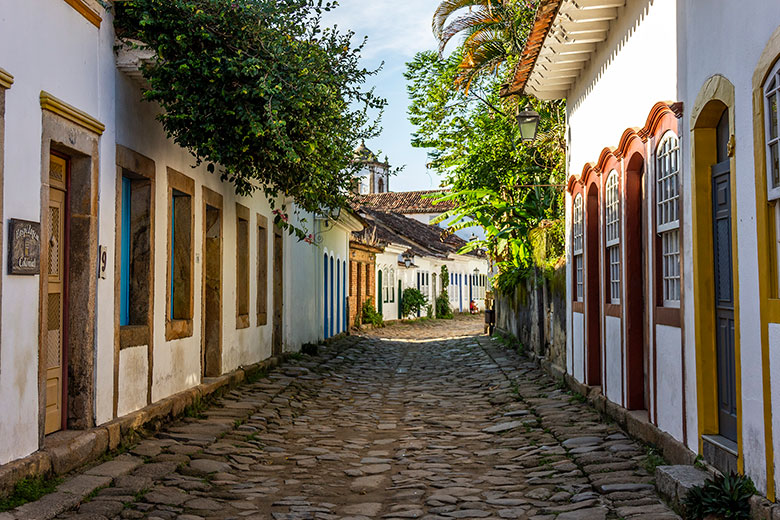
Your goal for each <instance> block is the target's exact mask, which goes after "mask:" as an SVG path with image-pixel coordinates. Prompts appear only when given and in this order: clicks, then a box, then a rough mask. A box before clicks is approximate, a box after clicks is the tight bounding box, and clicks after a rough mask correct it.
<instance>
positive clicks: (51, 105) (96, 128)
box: [41, 91, 106, 135]
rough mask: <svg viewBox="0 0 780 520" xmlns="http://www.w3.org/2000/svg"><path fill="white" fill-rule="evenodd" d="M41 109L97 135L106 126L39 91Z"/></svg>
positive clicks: (101, 132)
mask: <svg viewBox="0 0 780 520" xmlns="http://www.w3.org/2000/svg"><path fill="white" fill-rule="evenodd" d="M41 109H43V110H48V111H49V112H52V113H54V114H57V115H58V116H61V117H64V118H65V119H67V120H68V121H70V122H71V123H75V124H77V125H79V126H80V127H82V128H85V129H86V130H89V131H90V132H94V133H96V134H97V135H101V134H103V132H104V131H105V129H106V126H105V125H104V124H103V123H101V122H100V121H98V120H97V119H95V118H94V117H92V116H91V115H89V114H87V113H86V112H84V111H82V110H79V109H78V108H76V107H74V106H72V105H69V104H67V103H65V102H64V101H61V100H59V99H57V98H56V97H54V96H52V95H51V94H49V93H48V92H45V91H41Z"/></svg>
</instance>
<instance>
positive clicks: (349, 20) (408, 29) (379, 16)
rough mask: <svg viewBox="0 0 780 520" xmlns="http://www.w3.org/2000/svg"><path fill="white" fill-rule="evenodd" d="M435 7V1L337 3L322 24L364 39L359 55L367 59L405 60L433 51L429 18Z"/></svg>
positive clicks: (347, 0) (342, 0)
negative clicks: (366, 37) (366, 42)
mask: <svg viewBox="0 0 780 520" xmlns="http://www.w3.org/2000/svg"><path fill="white" fill-rule="evenodd" d="M437 5H438V0H405V1H390V0H339V6H338V7H337V8H336V9H335V10H334V11H331V12H330V13H327V14H326V15H325V18H324V21H325V24H326V25H334V24H336V25H338V26H339V28H340V29H342V30H351V31H354V32H355V38H356V40H358V41H359V39H362V38H363V36H368V44H367V45H366V48H365V49H364V52H363V56H364V57H365V58H367V59H369V60H385V61H391V60H390V58H391V57H395V58H396V59H397V58H402V59H404V60H406V59H408V58H411V57H412V56H414V54H415V53H417V52H418V51H420V50H425V49H435V48H436V40H435V39H434V37H433V34H432V33H431V19H432V18H433V12H434V10H435V9H436V6H437Z"/></svg>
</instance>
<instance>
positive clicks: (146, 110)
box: [0, 0, 362, 467]
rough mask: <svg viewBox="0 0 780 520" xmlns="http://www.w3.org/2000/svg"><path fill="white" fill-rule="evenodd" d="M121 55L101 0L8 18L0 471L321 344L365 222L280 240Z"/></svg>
mask: <svg viewBox="0 0 780 520" xmlns="http://www.w3.org/2000/svg"><path fill="white" fill-rule="evenodd" d="M114 44H115V35H114V28H113V23H112V19H111V14H110V12H108V11H106V10H105V9H104V8H103V7H101V5H100V2H98V1H97V0H67V1H66V0H26V1H24V2H10V3H7V4H5V5H4V6H3V7H2V10H0V203H1V204H0V218H1V219H2V222H3V225H2V228H1V229H2V235H0V241H2V243H1V244H0V251H2V255H3V256H2V261H3V264H4V268H3V270H2V275H0V284H1V290H2V293H1V294H2V297H0V306H1V310H0V331H1V332H0V417H2V420H0V465H2V464H5V463H8V462H10V461H14V460H17V459H20V458H23V457H25V456H28V455H30V454H32V453H33V452H35V451H36V450H39V449H41V448H45V447H47V446H51V445H53V444H56V443H57V442H59V440H61V439H62V437H61V433H60V432H62V430H85V429H89V428H91V427H95V426H97V425H103V424H106V423H108V422H110V421H112V420H113V419H115V418H117V417H121V416H124V415H126V414H128V413H130V412H133V411H135V410H138V409H140V408H142V407H146V406H147V405H150V404H152V403H155V402H158V401H160V400H161V399H164V398H166V397H168V396H171V395H173V394H176V393H177V392H181V391H184V390H186V389H189V388H192V387H193V386H195V385H198V384H200V383H201V382H203V381H208V378H209V377H211V376H218V375H221V374H226V373H229V372H231V371H233V370H235V369H236V368H238V367H241V366H245V365H249V364H253V363H257V362H259V361H261V360H264V359H266V358H269V357H270V356H273V355H278V354H281V353H282V352H283V351H285V350H297V349H298V348H299V347H300V345H301V344H303V343H307V342H316V341H318V340H320V339H322V338H323V337H324V334H323V328H322V326H321V324H322V323H323V320H324V318H323V315H324V313H325V297H324V295H323V293H322V292H321V290H320V288H324V287H325V283H326V282H325V279H326V278H327V277H328V276H330V275H326V274H325V272H324V269H323V259H324V258H325V257H327V258H328V259H329V261H330V262H332V263H333V264H334V269H338V267H337V266H341V265H343V263H344V261H345V259H346V256H347V250H348V242H349V236H350V233H351V232H352V231H355V230H357V229H359V228H360V227H362V224H361V223H360V222H359V220H357V219H356V218H354V217H353V216H352V215H351V214H350V213H349V212H344V213H343V214H342V215H341V216H340V217H339V218H337V219H333V218H323V219H318V218H317V219H315V218H314V217H313V216H312V215H301V217H306V218H307V221H308V222H310V223H311V222H314V224H313V225H314V228H313V229H312V232H313V233H314V237H313V239H314V240H313V242H314V244H309V243H305V242H298V241H297V240H295V239H291V238H290V237H289V236H288V235H286V234H285V233H282V232H281V231H280V230H279V229H278V228H276V227H275V226H274V225H273V219H274V215H273V214H272V212H271V209H270V206H269V203H268V201H267V200H266V199H265V198H264V197H263V196H262V195H256V196H253V197H241V196H237V195H235V192H234V190H233V187H232V185H230V184H227V183H223V182H221V181H220V179H219V177H218V176H215V175H214V174H210V173H209V172H207V171H206V168H205V165H204V166H199V167H195V166H194V165H195V161H194V160H193V158H192V156H190V155H189V154H188V153H187V152H186V151H185V150H183V149H181V148H179V147H178V146H177V145H175V144H174V143H173V142H172V141H171V140H168V139H167V138H166V136H165V133H164V131H163V129H162V128H161V125H160V124H159V123H158V122H157V121H156V120H155V115H156V114H157V111H158V110H159V108H158V107H157V106H155V105H153V104H150V103H146V102H141V87H140V84H139V78H140V75H139V73H138V70H137V66H138V62H139V60H140V59H143V58H144V56H140V55H135V56H133V55H132V54H129V55H128V54H127V53H124V54H122V55H121V56H120V57H119V58H118V57H117V55H116V54H115V50H114ZM118 59H119V60H120V66H119V67H118V66H117V60H118ZM258 193H261V192H258ZM282 202H284V201H278V203H282ZM287 202H288V207H289V201H287ZM290 218H291V219H296V218H298V217H296V216H295V215H291V216H290ZM293 259H294V260H293ZM39 273H41V274H39ZM330 283H331V284H332V283H333V282H330ZM336 283H337V282H336ZM334 319H340V318H339V317H338V316H337V317H335V318H334ZM58 439H59V440H58ZM0 467H1V466H0Z"/></svg>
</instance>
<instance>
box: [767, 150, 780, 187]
mask: <svg viewBox="0 0 780 520" xmlns="http://www.w3.org/2000/svg"><path fill="white" fill-rule="evenodd" d="M778 146H780V142H775V143H772V144H771V145H770V146H769V168H770V171H771V172H772V187H773V188H777V187H778V186H780V150H778Z"/></svg>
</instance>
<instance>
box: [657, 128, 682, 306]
mask: <svg viewBox="0 0 780 520" xmlns="http://www.w3.org/2000/svg"><path fill="white" fill-rule="evenodd" d="M655 179H656V182H655V184H656V190H655V192H656V199H655V203H656V232H657V233H658V238H659V241H658V242H659V247H660V249H661V255H660V262H661V265H660V266H659V269H658V271H659V274H660V276H661V297H662V298H663V306H664V307H679V306H680V272H681V269H680V143H679V140H678V139H677V136H676V135H674V133H672V132H671V131H670V132H667V133H666V134H665V135H664V136H663V137H662V138H661V141H660V143H659V144H658V148H657V149H656V152H655Z"/></svg>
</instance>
